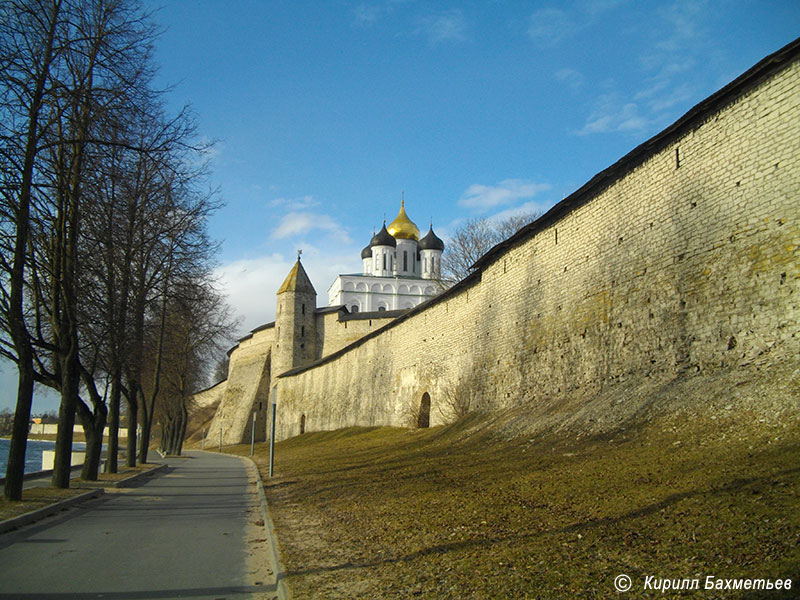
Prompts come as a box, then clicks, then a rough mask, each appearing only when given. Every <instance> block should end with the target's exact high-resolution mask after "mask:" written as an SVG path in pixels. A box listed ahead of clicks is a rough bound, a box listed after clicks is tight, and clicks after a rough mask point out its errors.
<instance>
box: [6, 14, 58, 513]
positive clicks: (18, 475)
mask: <svg viewBox="0 0 800 600" xmlns="http://www.w3.org/2000/svg"><path fill="white" fill-rule="evenodd" d="M60 12H61V2H60V1H59V2H56V3H54V4H53V9H52V12H51V14H50V15H48V16H49V20H48V21H47V24H48V27H47V30H46V31H45V32H43V36H42V38H41V41H42V43H44V48H43V49H42V50H43V51H42V53H41V56H40V62H39V63H38V64H39V65H40V66H39V71H38V72H37V73H36V76H35V79H36V85H35V86H34V88H33V90H32V95H31V98H30V101H31V103H30V107H29V109H28V123H27V128H26V130H25V132H24V133H23V134H22V135H24V136H25V157H24V160H23V165H22V173H21V175H22V178H21V179H22V180H21V185H20V190H19V199H18V203H17V207H16V210H15V211H14V219H15V223H14V226H15V230H16V231H15V234H16V235H15V238H14V260H13V263H12V267H11V274H10V278H9V279H10V280H9V286H10V288H11V289H10V295H9V302H8V304H9V306H8V315H7V317H6V318H7V320H8V326H9V333H10V334H11V339H12V341H13V343H14V348H15V350H16V352H17V369H18V371H19V380H18V383H17V406H16V410H15V412H14V429H13V433H12V437H11V445H10V447H9V450H8V462H7V464H6V483H5V487H4V489H3V495H4V496H5V497H6V498H8V499H9V500H21V499H22V482H23V476H24V475H25V450H26V448H27V445H28V428H29V423H30V417H31V406H32V404H33V348H32V346H31V341H30V336H29V333H28V330H27V327H26V326H25V313H24V308H23V300H24V286H25V264H26V262H27V248H28V242H29V236H30V227H31V223H30V206H31V192H32V189H33V172H34V162H35V160H36V154H37V142H38V138H39V135H40V129H39V127H40V124H39V118H40V114H41V110H42V106H43V105H44V98H45V88H46V83H47V80H48V78H49V76H50V68H51V65H52V62H53V60H54V55H55V53H54V50H53V49H54V46H55V38H56V31H57V29H58V21H59V16H60ZM33 66H34V65H32V67H33Z"/></svg>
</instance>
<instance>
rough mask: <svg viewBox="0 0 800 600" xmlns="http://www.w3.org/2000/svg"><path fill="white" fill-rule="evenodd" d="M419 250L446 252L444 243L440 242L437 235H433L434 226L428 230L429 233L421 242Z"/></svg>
mask: <svg viewBox="0 0 800 600" xmlns="http://www.w3.org/2000/svg"><path fill="white" fill-rule="evenodd" d="M419 249H420V250H440V251H444V242H443V241H442V240H440V239H439V237H438V236H437V235H436V234H435V233H433V225H431V228H430V229H429V230H428V233H426V234H425V237H424V238H422V239H421V240H420V241H419Z"/></svg>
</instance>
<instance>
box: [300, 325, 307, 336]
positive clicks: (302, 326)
mask: <svg viewBox="0 0 800 600" xmlns="http://www.w3.org/2000/svg"><path fill="white" fill-rule="evenodd" d="M300 337H306V326H305V325H301V326H300Z"/></svg>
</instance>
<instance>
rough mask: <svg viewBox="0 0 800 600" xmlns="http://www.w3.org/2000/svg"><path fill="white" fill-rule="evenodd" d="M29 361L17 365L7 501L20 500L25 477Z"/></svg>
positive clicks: (30, 386)
mask: <svg viewBox="0 0 800 600" xmlns="http://www.w3.org/2000/svg"><path fill="white" fill-rule="evenodd" d="M30 364H31V360H30V359H28V361H27V362H23V361H22V360H20V364H19V365H18V369H19V381H18V383H17V409H16V411H15V412H14V429H13V431H12V433H11V445H10V446H9V449H8V464H7V465H6V483H5V487H4V489H3V495H4V496H5V497H6V498H8V499H9V500H22V482H23V476H24V475H25V450H26V447H27V445H28V428H29V427H30V425H29V423H30V418H31V405H32V404H33V369H32V368H30V366H29V365H30Z"/></svg>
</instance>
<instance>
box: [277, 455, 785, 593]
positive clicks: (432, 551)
mask: <svg viewBox="0 0 800 600" xmlns="http://www.w3.org/2000/svg"><path fill="white" fill-rule="evenodd" d="M797 473H800V467H797V468H793V469H786V470H783V471H779V472H777V473H774V474H771V475H769V476H765V477H751V478H738V479H734V480H732V481H730V482H728V483H726V484H724V485H720V486H717V487H715V488H711V489H707V490H692V491H688V492H681V493H677V494H670V495H669V496H666V497H665V498H664V499H663V500H660V501H659V502H654V503H652V504H648V505H647V506H644V507H642V508H638V509H635V510H631V511H628V512H626V513H624V514H622V515H619V516H617V517H604V518H601V519H589V520H586V521H583V522H580V523H574V524H572V525H567V526H564V527H557V528H553V529H549V530H548V529H543V530H541V531H537V532H535V533H519V534H515V535H506V536H495V537H492V536H488V537H482V538H476V539H471V540H464V541H459V542H453V543H448V544H437V545H434V546H430V547H428V548H423V549H421V550H418V551H416V552H412V553H410V554H406V555H404V556H396V557H387V558H383V559H380V560H373V561H364V562H347V563H343V564H340V565H334V566H329V567H317V568H311V569H302V570H288V571H287V572H286V576H287V577H291V576H303V575H313V574H318V573H326V572H337V571H344V570H350V569H367V568H373V567H380V566H383V565H386V564H394V563H404V562H413V561H415V560H417V559H419V558H423V557H427V556H431V555H444V554H447V553H450V552H456V551H461V550H470V549H474V548H476V547H480V548H484V549H485V548H486V547H487V546H491V545H495V544H503V543H507V542H521V541H524V540H529V539H533V538H537V537H542V536H554V535H559V534H564V533H580V532H585V531H591V530H593V529H597V528H601V527H610V526H614V525H618V524H621V523H625V522H628V521H633V520H636V519H640V518H643V517H647V516H649V515H652V514H655V513H658V512H659V511H661V510H664V509H666V508H669V507H671V506H673V505H675V504H677V503H678V502H680V501H682V500H686V499H689V498H697V497H710V496H717V495H719V496H721V495H726V494H730V493H736V492H741V491H743V490H744V489H746V488H751V487H752V488H758V487H759V486H762V485H772V484H774V482H775V480H776V479H778V478H781V477H787V476H791V475H795V474H797ZM792 579H793V581H797V580H798V579H799V578H797V577H793V578H792ZM795 592H796V590H795ZM761 597H763V596H760V595H756V596H748V598H761Z"/></svg>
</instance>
